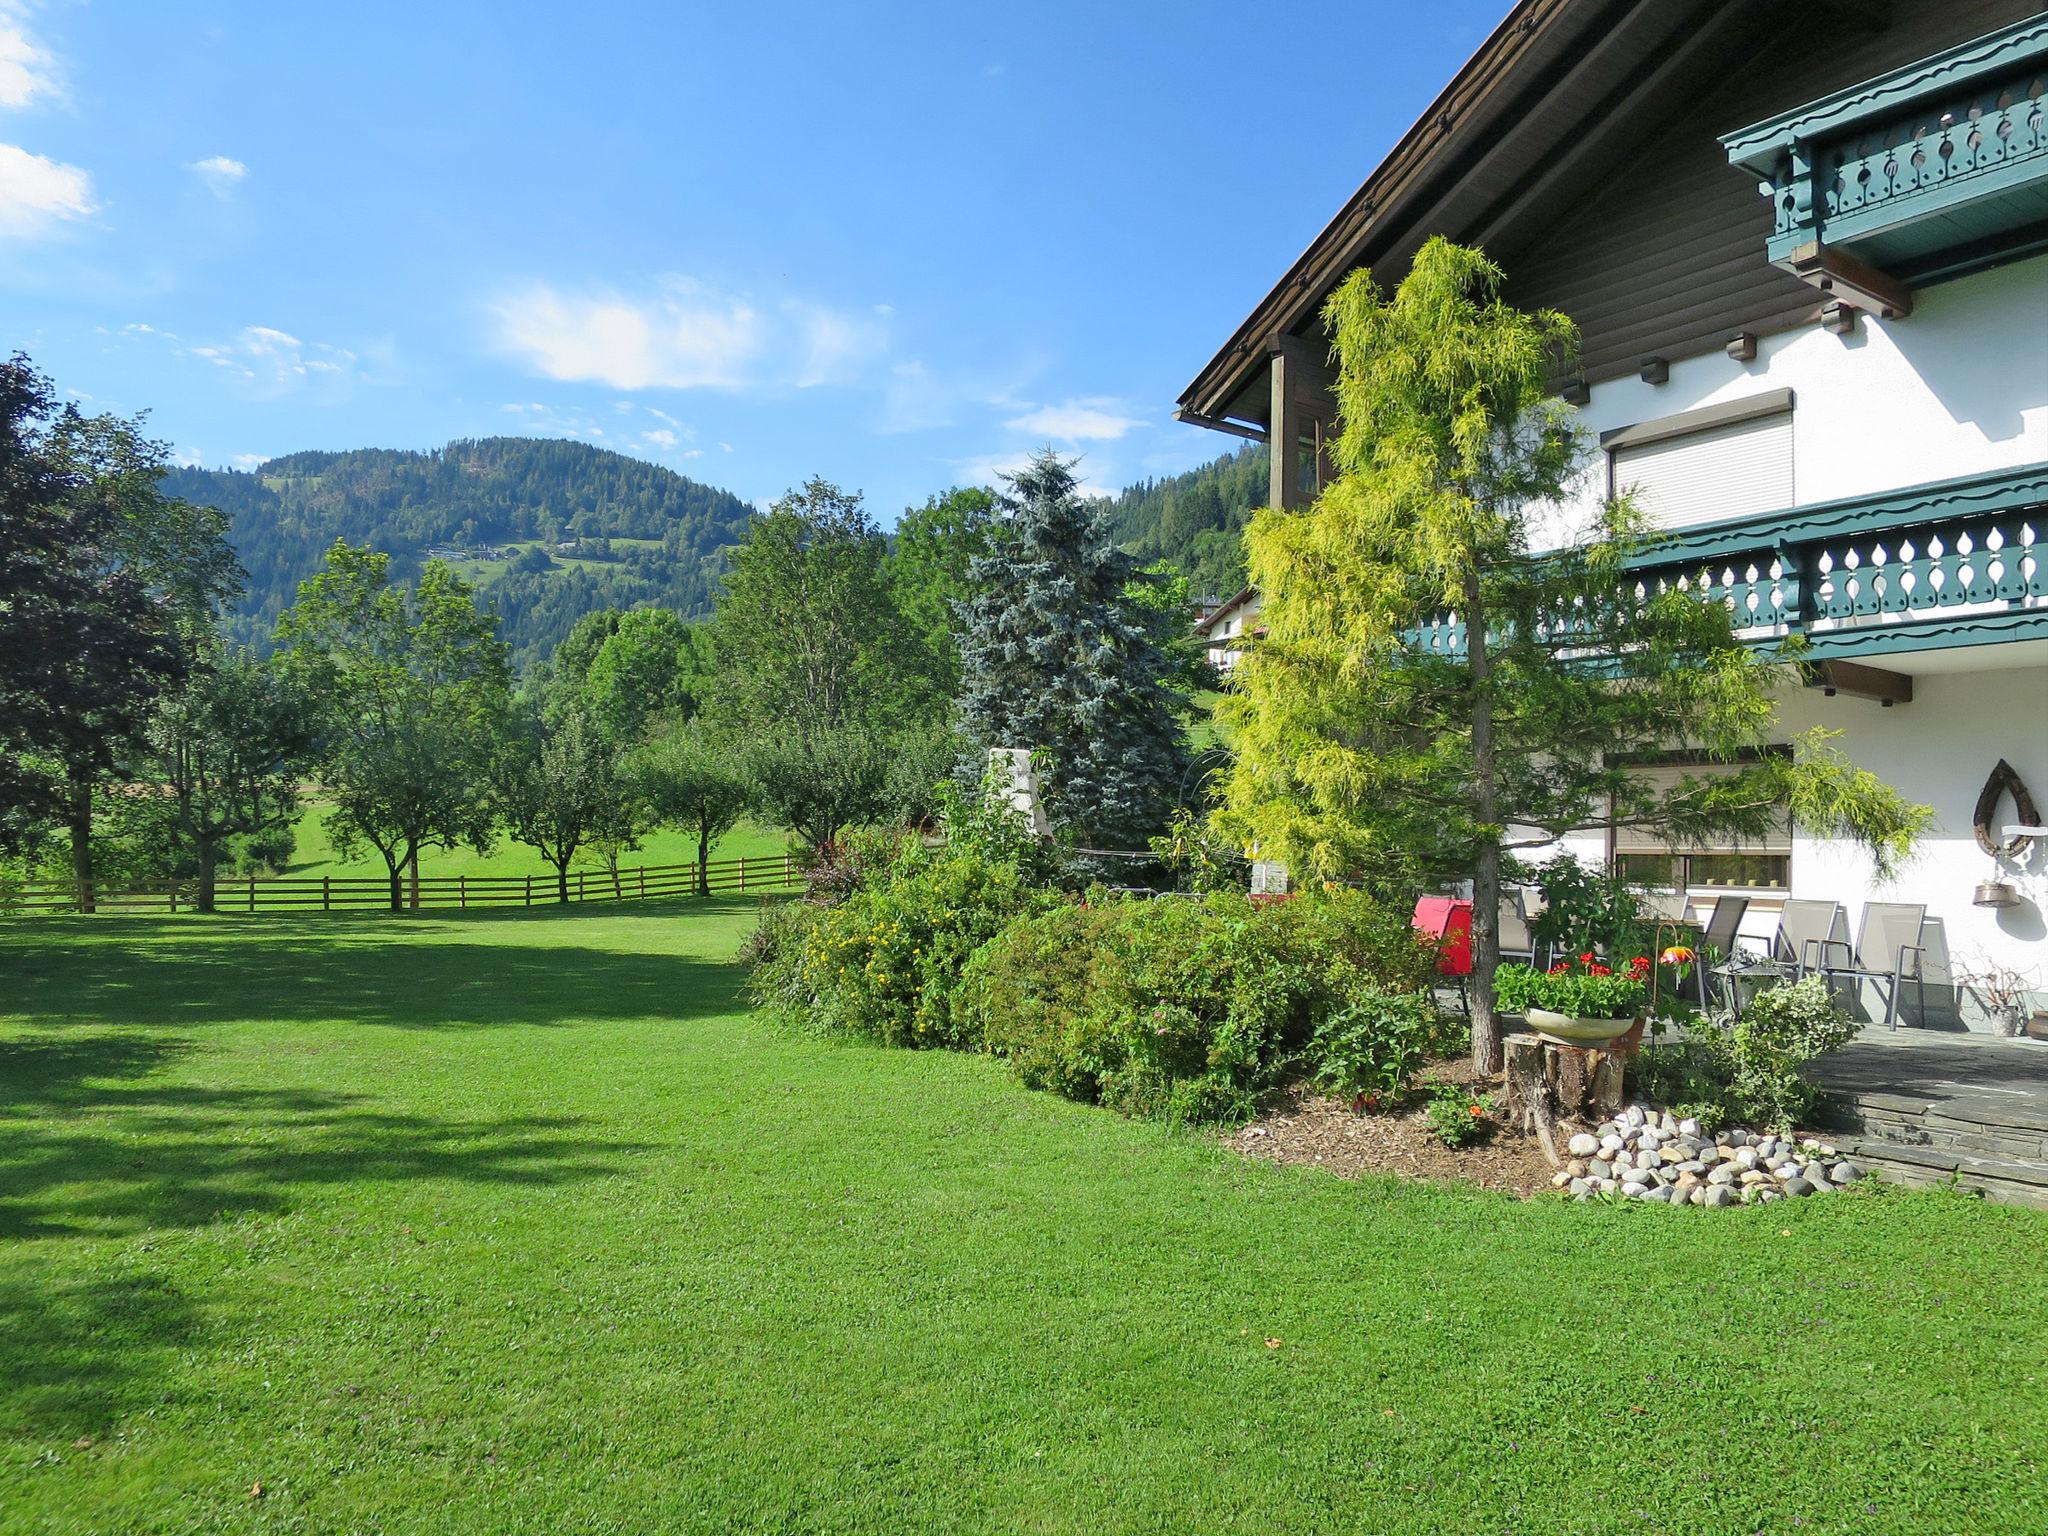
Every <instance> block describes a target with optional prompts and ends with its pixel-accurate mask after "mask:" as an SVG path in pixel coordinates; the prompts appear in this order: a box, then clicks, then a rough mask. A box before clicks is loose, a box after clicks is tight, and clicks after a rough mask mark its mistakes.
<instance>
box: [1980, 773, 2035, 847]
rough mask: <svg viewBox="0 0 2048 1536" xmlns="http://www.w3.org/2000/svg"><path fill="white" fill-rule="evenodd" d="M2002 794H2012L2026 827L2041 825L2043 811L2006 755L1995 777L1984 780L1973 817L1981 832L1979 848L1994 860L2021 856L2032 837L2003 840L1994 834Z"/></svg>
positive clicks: (2014, 808)
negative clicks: (2038, 807)
mask: <svg viewBox="0 0 2048 1536" xmlns="http://www.w3.org/2000/svg"><path fill="white" fill-rule="evenodd" d="M2001 794H2006V795H2011V796H2012V805H2013V810H2014V811H2015V812H2016V813H2017V814H2018V819H2019V821H2020V823H2021V824H2022V825H2023V826H2030V827H2037V826H2039V825H2040V824H2041V813H2040V812H2039V811H2037V810H2035V809H2034V797H2033V796H2032V795H2030V794H2028V793H2027V786H2026V784H2025V782H2024V781H2023V780H2022V779H2021V778H2020V776H2019V774H2018V772H2017V771H2015V769H2014V768H2013V766H2012V764H2011V763H2008V762H2007V761H2006V760H2005V759H2004V758H2002V757H2001V758H2000V759H1999V760H1998V766H1997V767H1996V768H1993V769H1992V770H1991V777H1990V778H1988V779H1986V780H1985V781H1984V788H1983V790H1982V791H1981V792H1980V793H1979V794H1978V796H1977V812H1976V814H1975V815H1974V816H1973V817H1971V818H1970V820H1971V825H1972V826H1973V827H1975V829H1976V832H1977V846H1978V847H1979V848H1982V849H1983V850H1984V851H1985V852H1986V853H1988V854H1990V855H1991V857H1992V858H1994V859H1995V858H1998V857H2000V856H2001V855H2002V856H2004V857H2005V858H2009V859H2010V858H2017V857H2018V856H2019V855H2020V854H2021V853H2023V852H2025V851H2026V846H2027V844H2028V843H2029V842H2031V841H2032V839H2031V838H2029V837H2028V836H2027V835H2026V834H2024V833H2021V834H2020V835H2018V836H2016V837H2009V838H2007V839H2006V840H2005V841H2004V842H2003V843H2001V842H1998V841H1997V840H1996V839H1995V838H1994V837H1993V836H1992V832H1991V818H1992V816H1993V815H1994V814H1995V813H1996V812H1997V810H1998V797H1999V796H2000V795H2001Z"/></svg>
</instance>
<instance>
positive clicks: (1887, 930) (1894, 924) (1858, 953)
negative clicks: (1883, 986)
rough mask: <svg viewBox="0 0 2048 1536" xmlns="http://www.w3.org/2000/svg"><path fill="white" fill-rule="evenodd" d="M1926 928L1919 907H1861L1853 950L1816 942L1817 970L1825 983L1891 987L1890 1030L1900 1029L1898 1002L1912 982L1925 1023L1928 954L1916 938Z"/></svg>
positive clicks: (1842, 941)
mask: <svg viewBox="0 0 2048 1536" xmlns="http://www.w3.org/2000/svg"><path fill="white" fill-rule="evenodd" d="M1926 924H1927V907H1926V904H1925V903H1923V902H1916V901H1871V902H1865V903H1864V905H1863V921H1862V923H1861V924H1860V925H1859V926H1858V927H1857V930H1856V947H1855V949H1854V950H1853V951H1852V950H1851V949H1850V948H1849V944H1848V941H1847V940H1846V939H1823V940H1822V941H1821V942H1820V964H1819V965H1818V966H1817V967H1815V969H1817V970H1818V971H1819V972H1820V974H1821V975H1823V976H1825V977H1827V978H1828V980H1829V981H1834V980H1836V979H1837V978H1839V977H1847V978H1848V979H1850V980H1853V981H1862V980H1870V981H1883V982H1889V983H1890V988H1889V991H1888V993H1887V995H1886V997H1885V1005H1884V1021H1885V1023H1886V1025H1888V1026H1889V1027H1890V1028H1892V1029H1897V1028H1898V1027H1899V998H1900V995H1901V994H1902V993H1903V992H1904V991H1905V987H1906V983H1907V982H1908V981H1910V982H1912V983H1913V989H1914V1001H1915V1004H1916V1006H1917V1008H1918V1010H1919V1019H1920V1022H1921V1023H1922V1024H1925V1023H1926V1022H1927V976H1926V969H1927V968H1926V964H1925V961H1926V954H1927V952H1926V949H1925V947H1924V946H1923V945H1922V944H1921V942H1920V933H1921V929H1923V928H1924V927H1925V926H1926ZM1836 956H1839V957H1840V963H1836V959H1835V957H1836Z"/></svg>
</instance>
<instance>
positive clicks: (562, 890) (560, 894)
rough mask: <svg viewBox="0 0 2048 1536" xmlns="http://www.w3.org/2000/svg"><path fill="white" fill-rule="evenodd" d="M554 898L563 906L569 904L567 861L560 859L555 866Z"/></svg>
mask: <svg viewBox="0 0 2048 1536" xmlns="http://www.w3.org/2000/svg"><path fill="white" fill-rule="evenodd" d="M555 900H557V901H559V902H560V903H561V904H562V905H563V906H565V907H566V906H567V905H569V861H568V860H567V859H564V860H562V862H561V863H559V864H557V865H556V866H555Z"/></svg>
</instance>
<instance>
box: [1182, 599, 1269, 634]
mask: <svg viewBox="0 0 2048 1536" xmlns="http://www.w3.org/2000/svg"><path fill="white" fill-rule="evenodd" d="M1258 598H1259V589H1258V588H1257V587H1246V588H1245V589H1244V590H1243V591H1242V592H1240V593H1238V594H1237V596H1235V597H1233V598H1232V599H1231V600H1230V601H1229V602H1227V603H1224V604H1222V605H1221V606H1220V607H1218V608H1217V610H1216V611H1215V612H1214V613H1212V614H1210V615H1209V616H1208V617H1207V618H1205V619H1203V620H1202V621H1201V622H1200V623H1198V624H1197V625H1195V633H1196V634H1197V635H1200V636H1201V637H1202V638H1203V639H1205V640H1206V639H1207V638H1208V637H1209V635H1210V634H1211V633H1212V632H1213V631H1214V630H1215V628H1216V626H1217V625H1218V624H1220V623H1222V622H1223V621H1224V620H1225V619H1227V618H1229V617H1230V616H1231V615H1232V614H1233V613H1238V612H1241V611H1242V610H1243V609H1244V608H1245V607H1246V606H1247V605H1249V604H1251V603H1255V602H1257V601H1258Z"/></svg>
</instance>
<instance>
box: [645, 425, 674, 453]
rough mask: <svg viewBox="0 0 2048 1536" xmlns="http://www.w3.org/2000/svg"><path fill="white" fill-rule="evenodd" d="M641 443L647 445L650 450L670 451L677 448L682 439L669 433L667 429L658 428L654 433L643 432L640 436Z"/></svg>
mask: <svg viewBox="0 0 2048 1536" xmlns="http://www.w3.org/2000/svg"><path fill="white" fill-rule="evenodd" d="M640 441H641V442H643V443H645V444H647V445H648V446H649V447H650V448H662V449H669V448H673V447H675V446H676V444H677V443H679V442H681V441H682V439H681V438H679V437H677V436H676V435H675V433H673V432H671V431H669V429H668V428H667V427H656V428H655V429H654V430H653V431H652V432H642V433H641V434H640Z"/></svg>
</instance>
